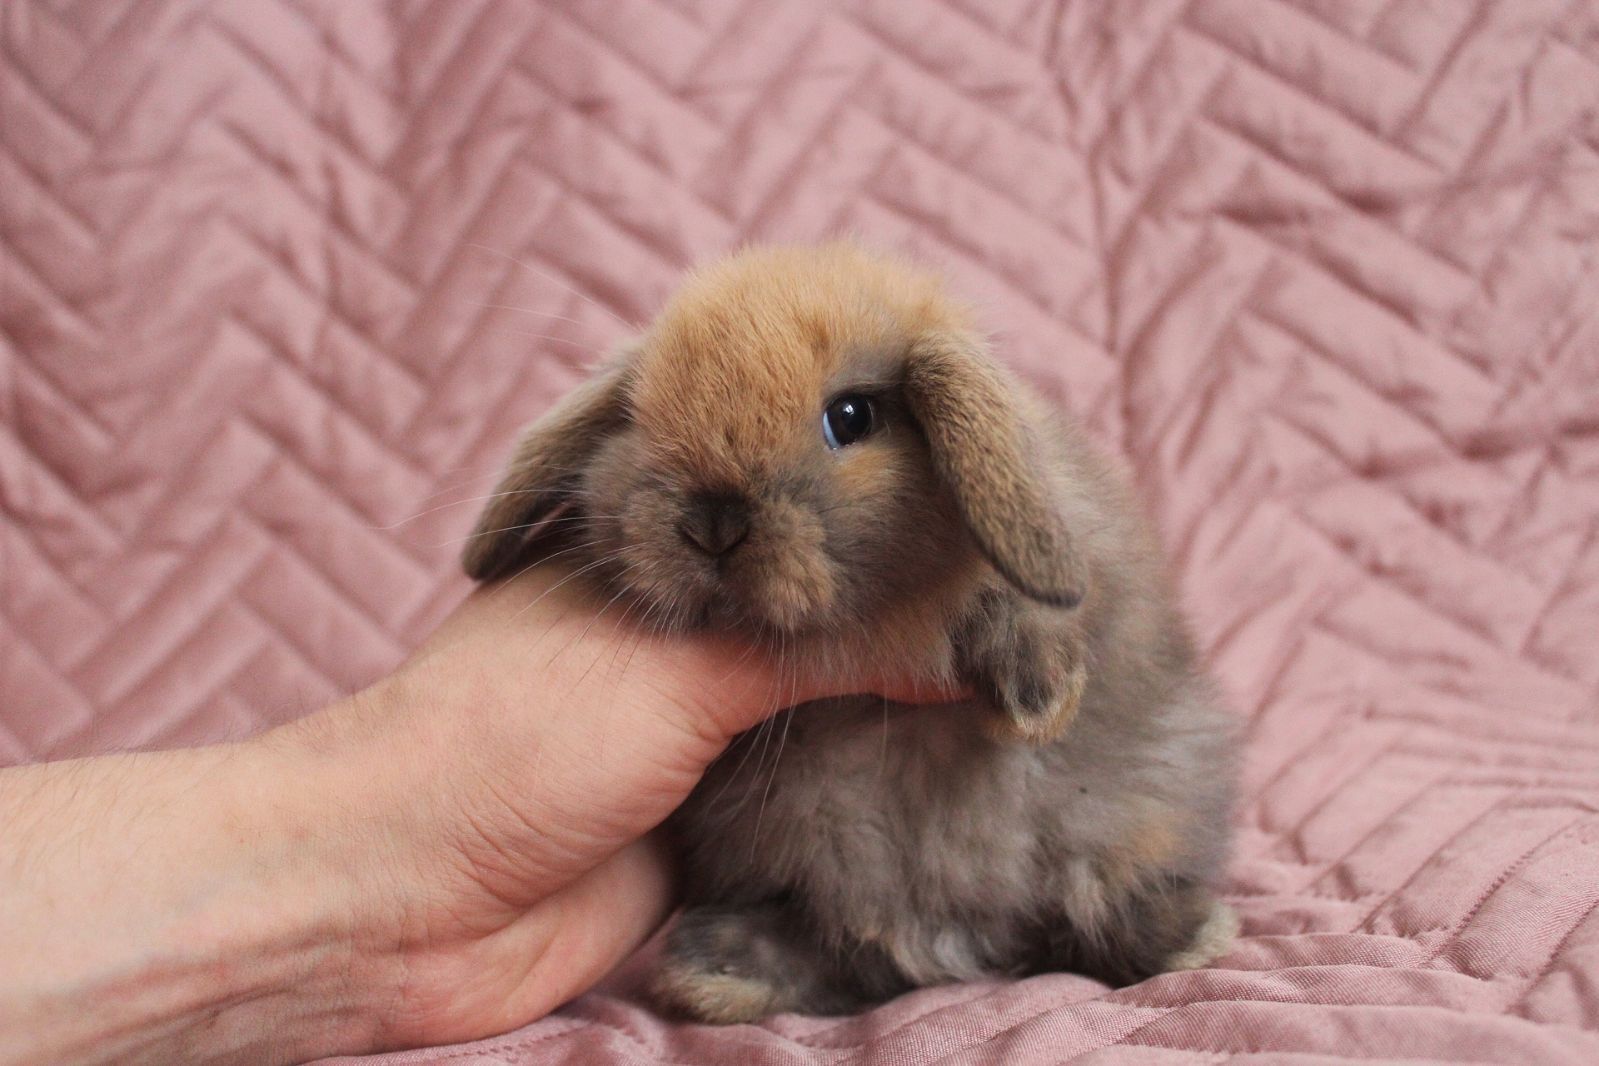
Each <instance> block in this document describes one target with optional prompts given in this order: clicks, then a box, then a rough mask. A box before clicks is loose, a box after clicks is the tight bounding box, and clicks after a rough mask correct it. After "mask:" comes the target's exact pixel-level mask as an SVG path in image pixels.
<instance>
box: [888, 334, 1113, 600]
mask: <svg viewBox="0 0 1599 1066" xmlns="http://www.w3.org/2000/svg"><path fill="white" fill-rule="evenodd" d="M904 387H905V393H906V398H907V399H908V401H909V403H910V406H911V409H912V411H913V412H914V413H915V415H916V420H917V422H919V423H920V424H921V427H922V433H923V435H925V436H926V438H927V442H928V446H929V448H930V449H931V451H932V456H933V466H934V468H935V469H936V470H937V472H938V475H939V477H940V478H942V479H943V481H944V483H945V485H946V486H947V487H948V488H949V490H950V492H951V493H952V494H953V495H954V497H955V501H956V505H957V506H958V507H959V508H960V511H961V515H962V517H963V518H964V519H965V521H966V525H967V527H968V528H969V529H970V530H971V533H972V536H973V537H974V538H975V539H976V541H977V545H978V547H979V548H980V549H981V550H982V552H983V554H984V555H985V556H986V557H987V559H988V561H989V562H990V563H992V564H993V566H994V568H995V569H996V570H998V571H999V572H1000V573H1001V574H1002V575H1003V576H1004V577H1005V578H1006V579H1007V580H1008V581H1010V583H1011V584H1013V585H1015V586H1016V588H1017V589H1019V590H1020V591H1021V592H1023V593H1024V594H1026V595H1027V596H1030V597H1032V598H1033V599H1035V600H1039V601H1041V602H1043V603H1048V604H1052V605H1054V606H1057V607H1075V606H1077V604H1078V603H1079V602H1080V601H1081V600H1082V598H1083V594H1084V591H1085V584H1086V580H1087V579H1086V575H1085V573H1084V569H1083V566H1082V564H1081V562H1080V560H1079V559H1078V556H1077V553H1076V551H1075V550H1074V549H1073V546H1072V538H1071V534H1070V532H1069V531H1068V530H1067V529H1066V524H1065V522H1064V520H1063V519H1062V517H1061V514H1060V510H1059V507H1058V505H1057V502H1056V500H1055V496H1054V490H1053V489H1052V487H1051V485H1050V484H1049V481H1048V479H1047V477H1046V476H1045V473H1044V468H1043V466H1042V464H1041V462H1040V458H1039V451H1038V449H1039V446H1040V444H1041V442H1039V441H1037V440H1035V439H1033V438H1034V431H1033V429H1032V427H1031V426H1030V425H1029V424H1028V422H1027V419H1026V415H1025V413H1024V411H1023V410H1022V408H1021V406H1020V405H1019V404H1018V402H1017V397H1016V394H1015V389H1014V386H1013V385H1012V384H1011V382H1010V381H1009V380H1008V376H1007V375H1006V374H1005V373H1004V372H1003V371H1001V370H1000V369H999V368H998V367H997V366H995V365H994V364H993V363H992V362H991V361H990V360H989V358H988V357H987V353H986V346H985V345H984V344H983V342H982V341H981V340H979V339H978V338H977V337H976V336H973V335H971V334H969V333H964V332H959V331H953V330H951V331H940V332H937V333H932V334H929V335H927V336H924V337H922V338H920V339H918V340H917V341H916V342H915V343H913V344H912V346H911V349H910V352H909V356H908V359H907V363H906V368H905V381H904Z"/></svg>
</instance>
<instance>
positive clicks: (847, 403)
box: [822, 393, 877, 451]
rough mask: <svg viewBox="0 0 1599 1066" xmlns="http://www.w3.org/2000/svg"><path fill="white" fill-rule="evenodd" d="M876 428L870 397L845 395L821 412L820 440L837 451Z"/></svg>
mask: <svg viewBox="0 0 1599 1066" xmlns="http://www.w3.org/2000/svg"><path fill="white" fill-rule="evenodd" d="M876 428H877V411H876V409H875V407H874V406H873V404H872V398H871V397H870V396H862V395H859V394H858V393H846V394H845V395H843V396H840V397H838V398H837V399H835V400H834V401H833V402H832V403H830V404H828V405H827V409H826V410H825V411H823V412H822V439H823V440H825V441H827V446H828V447H829V448H832V449H833V450H834V451H837V450H838V449H840V448H847V447H849V446H850V445H851V444H854V443H855V442H856V441H858V440H860V439H862V438H863V437H866V436H867V435H868V434H870V433H871V432H872V430H874V429H876Z"/></svg>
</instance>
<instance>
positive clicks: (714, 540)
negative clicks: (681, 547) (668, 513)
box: [677, 493, 750, 559]
mask: <svg viewBox="0 0 1599 1066" xmlns="http://www.w3.org/2000/svg"><path fill="white" fill-rule="evenodd" d="M677 531H678V532H679V533H681V534H682V535H683V539H684V540H686V541H688V542H689V543H690V544H692V545H694V546H695V547H696V548H698V549H699V550H700V551H702V552H704V553H705V554H706V555H709V556H710V557H711V558H713V559H715V558H719V557H720V556H723V555H726V554H727V553H728V552H730V551H732V550H733V549H734V548H736V547H738V546H739V545H740V544H742V543H743V542H744V538H745V537H747V536H749V535H750V509H749V503H748V502H747V501H745V500H744V498H743V497H740V496H729V495H724V494H709V493H704V494H701V495H698V496H695V497H693V498H692V499H691V500H689V503H688V506H687V507H686V508H684V511H683V518H682V520H680V521H679V522H678V523H677Z"/></svg>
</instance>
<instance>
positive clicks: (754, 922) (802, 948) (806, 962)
mask: <svg viewBox="0 0 1599 1066" xmlns="http://www.w3.org/2000/svg"><path fill="white" fill-rule="evenodd" d="M793 925H794V923H793V922H792V920H791V919H790V918H789V916H788V915H787V914H786V913H785V912H784V911H783V910H781V909H780V908H778V907H776V906H770V905H764V906H763V905H757V906H752V907H747V908H742V909H734V908H721V907H690V908H689V909H687V910H685V911H684V912H683V913H682V915H680V916H679V918H678V921H677V924H676V925H675V926H674V927H673V929H672V931H671V933H670V934H668V936H667V939H666V947H665V950H664V952H663V954H662V958H661V962H660V964H659V966H658V968H657V969H656V972H655V976H654V978H653V979H652V981H651V993H652V995H653V997H654V999H655V1001H656V1002H657V1003H658V1004H659V1005H660V1006H661V1007H662V1008H664V1009H665V1010H667V1011H669V1012H671V1013H673V1014H677V1015H680V1016H683V1017H688V1018H693V1019H695V1020H697V1021H703V1022H710V1023H712V1024H715V1025H732V1024H734V1023H737V1022H752V1021H757V1020H759V1019H761V1018H764V1017H767V1016H768V1015H771V1014H780V1013H783V1012H785V1011H799V1012H802V1013H808V1014H822V1013H828V1012H831V1011H835V1010H842V1009H847V1008H848V1006H849V1004H848V1003H847V1002H846V1001H845V1000H844V998H842V997H841V995H840V994H839V993H838V992H837V991H836V990H834V989H833V988H832V987H831V986H830V985H829V982H828V978H827V970H826V966H825V964H824V962H823V960H822V958H821V955H820V954H819V952H818V951H817V950H816V949H815V948H813V947H812V946H811V945H810V944H809V943H808V942H807V941H806V940H805V939H804V937H803V935H802V934H801V933H799V931H798V930H796V929H794V928H792V926H793Z"/></svg>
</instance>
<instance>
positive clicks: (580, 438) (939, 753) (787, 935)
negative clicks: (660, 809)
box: [465, 244, 1235, 1022]
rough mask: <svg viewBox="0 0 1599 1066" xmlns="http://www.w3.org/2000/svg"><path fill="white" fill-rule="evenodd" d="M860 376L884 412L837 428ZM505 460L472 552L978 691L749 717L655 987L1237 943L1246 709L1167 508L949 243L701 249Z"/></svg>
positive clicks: (716, 790)
mask: <svg viewBox="0 0 1599 1066" xmlns="http://www.w3.org/2000/svg"><path fill="white" fill-rule="evenodd" d="M843 393H861V394H866V395H869V396H871V397H872V398H873V402H874V406H875V408H876V410H877V411H878V414H879V415H880V422H881V426H880V428H879V429H878V430H877V432H875V433H873V434H872V435H870V436H868V437H867V438H865V439H864V440H862V441H860V442H859V443H857V444H854V445H851V446H849V447H846V448H842V449H839V450H836V451H833V450H829V449H828V448H827V447H826V445H825V444H824V441H823V434H822V412H823V410H824V407H825V405H826V404H827V403H828V402H829V400H830V399H832V398H833V397H835V396H838V395H840V394H843ZM498 492H499V493H500V495H497V496H496V497H495V498H494V500H493V502H492V503H491V504H490V506H489V507H488V508H487V509H486V510H485V512H484V514H483V516H482V518H481V519H480V521H479V524H478V529H477V531H476V534H475V535H474V537H473V538H472V539H471V541H470V545H471V547H469V548H468V550H467V553H466V557H465V565H466V568H467V571H468V572H469V573H470V574H472V575H473V576H474V577H477V578H479V579H483V580H487V579H491V578H493V577H495V576H497V575H500V574H502V573H504V572H505V571H506V570H507V569H508V568H510V567H511V566H513V565H525V564H527V563H530V562H532V561H534V560H536V559H538V558H542V557H547V556H550V555H553V554H555V553H557V552H566V553H568V555H569V557H571V558H574V559H578V560H580V561H582V562H583V563H584V564H585V565H586V566H587V567H588V571H587V572H588V573H589V574H590V575H592V576H593V577H594V578H595V579H596V581H597V582H598V583H600V584H602V585H605V586H608V587H610V588H611V589H612V590H614V592H615V593H618V594H621V595H624V596H628V597H631V598H632V600H633V601H634V602H635V603H636V604H637V605H638V607H639V608H640V609H641V611H642V612H643V614H644V615H645V616H646V617H648V618H650V619H651V620H652V621H653V622H654V623H655V624H660V625H667V626H672V627H677V628H682V629H694V628H701V627H737V628H738V629H739V630H740V631H741V632H744V633H746V634H752V635H753V636H754V637H755V639H757V640H761V641H765V642H767V643H768V644H770V646H771V647H773V648H774V649H775V650H777V651H778V652H779V653H780V654H781V655H783V656H784V657H785V658H786V659H787V660H788V661H790V662H792V663H794V664H796V665H798V664H799V663H800V661H801V658H802V657H803V660H804V663H805V664H806V665H807V666H808V667H809V668H812V669H815V668H828V667H841V666H843V667H848V666H853V665H855V664H861V663H866V662H868V661H869V662H870V663H872V664H874V665H875V666H877V667H878V668H884V667H887V668H889V669H898V670H903V671H916V672H920V673H923V674H925V675H928V676H936V677H945V678H960V679H961V680H963V681H965V682H966V683H968V684H969V685H970V686H971V687H972V688H973V690H974V691H976V692H977V693H979V694H980V697H979V698H978V699H976V700H972V701H969V702H965V703H959V704H953V705H947V706H927V707H918V706H904V705H888V704H885V702H884V701H883V700H881V699H878V698H873V697H853V698H848V699H839V700H828V701H822V702H817V703H811V704H806V705H803V706H800V707H795V708H792V709H790V710H788V711H785V712H783V713H782V714H781V715H779V716H778V717H777V718H776V719H774V720H773V721H772V722H770V723H768V724H767V725H765V726H763V727H762V728H760V729H758V730H752V731H751V732H750V733H749V734H746V735H745V736H744V737H742V738H740V739H739V740H738V741H737V742H735V744H734V745H733V746H732V747H731V748H730V749H729V751H728V753H727V754H726V755H725V756H724V757H723V758H722V759H721V760H719V761H718V762H717V763H716V764H715V765H714V766H713V767H712V768H711V769H710V771H709V772H708V773H707V774H706V776H705V779H704V780H703V781H702V782H701V784H700V786H699V788H698V789H697V790H696V791H695V792H694V794H693V795H692V796H691V797H690V798H689V800H688V801H687V802H686V803H685V804H684V805H683V807H682V808H681V809H680V810H679V811H678V812H677V813H676V815H674V817H673V819H672V828H673V830H674V831H675V833H676V835H677V838H678V840H679V841H680V843H681V849H682V853H683V859H684V869H685V892H686V898H687V908H686V910H685V911H684V913H683V915H682V916H681V917H680V919H679V921H678V923H677V925H676V926H675V928H674V929H673V931H672V933H671V934H670V935H669V937H668V940H667V945H666V951H665V957H664V960H663V962H662V964H661V969H660V971H659V973H658V975H657V980H656V982H655V989H656V993H657V996H658V998H659V999H660V1001H661V1002H662V1003H663V1005H665V1006H667V1007H669V1008H671V1009H673V1010H676V1011H679V1012H682V1013H684V1014H687V1015H689V1016H692V1017H696V1018H700V1019H704V1020H707V1021H713V1022H736V1021H744V1020H750V1019H753V1018H758V1017H761V1016H764V1015H766V1014H770V1013H774V1012H779V1011H807V1012H830V1011H840V1010H847V1009H851V1008H853V1007H855V1006H858V1005H860V1004H864V1003H868V1002H872V1001H875V1000H880V999H882V998H884V997H887V996H891V995H894V994H897V993H899V992H901V991H903V990H906V989H908V988H911V987H915V986H918V985H923V984H929V983H934V982H940V981H949V980H957V979H961V978H969V977H976V976H979V975H984V974H1025V973H1031V972H1036V971H1040V970H1051V969H1070V970H1076V971H1079V972H1084V973H1088V974H1091V975H1094V976H1098V977H1102V978H1104V979H1106V980H1108V981H1112V982H1115V983H1126V982H1130V981H1136V980H1139V979H1141V978H1143V977H1145V976H1148V975H1150V974H1154V973H1158V972H1160V971H1162V970H1163V969H1167V968H1177V967H1191V966H1195V965H1200V964H1203V962H1205V961H1207V960H1208V959H1209V958H1212V957H1214V956H1215V955H1216V954H1219V953H1220V952H1221V951H1223V950H1225V947H1226V944H1227V942H1228V941H1229V940H1230V938H1231V935H1232V931H1233V929H1234V928H1235V925H1234V919H1233V918H1232V916H1231V915H1230V913H1229V912H1227V911H1226V910H1225V908H1221V907H1219V905H1218V904H1216V903H1215V902H1214V900H1213V898H1212V895H1211V886H1212V884H1213V882H1214V880H1215V878H1216V877H1217V875H1218V873H1219V870H1220V868H1221V865H1222V862H1223V860H1224V857H1225V853H1226V846H1227V841H1228V817H1229V809H1230V803H1231V795H1232V780H1233V768H1232V752H1233V750H1234V742H1233V737H1232V730H1231V727H1230V719H1229V717H1228V716H1227V715H1226V714H1225V713H1224V712H1223V711H1222V710H1220V708H1219V706H1218V703H1217V701H1216V698H1215V696H1214V694H1213V692H1212V689H1211V686H1210V684H1209V683H1208V682H1207V681H1206V679H1205V678H1204V676H1203V675H1202V673H1201V672H1200V670H1199V668H1198V666H1197V664H1196V660H1195V655H1194V652H1193V649H1192V647H1191V645H1190V641H1189V638H1188V636H1187V634H1186V631H1185V627H1184V624H1183V621H1182V619H1181V618H1180V616H1179V614H1178V612H1177V610H1176V609H1175V607H1174V604H1173V599H1172V596H1171V594H1170V591H1169V589H1168V585H1167V580H1166V577H1165V573H1164V571H1165V567H1164V563H1163V561H1162V559H1161V555H1160V552H1159V549H1158V545H1157V541H1156V539H1155V538H1154V537H1153V536H1152V535H1151V533H1150V531H1149V529H1148V528H1147V527H1146V525H1145V523H1144V522H1143V521H1142V520H1141V518H1140V516H1139V511H1138V508H1137V507H1136V506H1135V504H1134V502H1133V500H1132V499H1131V497H1130V495H1129V493H1128V491H1127V489H1126V487H1125V486H1124V484H1123V482H1122V481H1121V480H1120V479H1119V478H1118V477H1117V476H1115V474H1114V473H1113V472H1112V470H1111V469H1110V467H1108V466H1107V464H1106V463H1104V462H1103V461H1102V460H1101V459H1100V457H1099V456H1098V455H1097V454H1096V453H1095V452H1094V450H1093V449H1092V448H1090V447H1089V446H1088V445H1087V444H1086V442H1085V441H1084V440H1083V438H1082V437H1081V436H1080V435H1079V434H1078V433H1077V432H1076V431H1075V430H1074V429H1073V428H1072V427H1071V426H1070V425H1066V424H1061V423H1060V421H1059V420H1054V421H1053V422H1052V421H1051V420H1049V419H1046V418H1044V417H1042V416H1041V415H1040V414H1039V413H1038V412H1037V411H1034V410H1033V409H1032V408H1031V406H1030V405H1029V404H1028V403H1027V401H1026V399H1025V397H1024V396H1023V395H1022V394H1021V392H1020V391H1019V390H1018V388H1017V387H1016V385H1015V383H1014V382H1013V381H1012V380H1011V379H1010V377H1009V376H1008V375H1007V374H1006V373H1005V372H1004V371H1003V370H1002V369H1001V368H1000V367H999V366H998V365H997V364H995V363H994V362H992V361H991V360H990V359H989V358H988V356H987V353H986V348H985V345H984V343H983V342H982V340H981V339H980V338H979V337H978V335H977V334H976V333H974V332H973V330H972V328H971V326H970V323H969V321H968V317H967V315H966V313H965V312H964V311H963V309H962V308H960V307H959V306H958V305H957V304H955V303H954V302H952V301H951V300H950V299H949V298H948V297H947V295H946V294H945V293H944V291H943V289H942V288H941V286H940V284H939V283H938V281H937V280H936V279H935V278H933V277H931V276H930V275H928V274H925V273H923V272H921V271H919V270H916V269H913V268H911V267H909V266H907V265H905V264H903V263H900V262H897V261H894V260H890V259H887V258H883V257H879V256H876V255H872V254H869V253H867V252H864V251H862V250H860V249H858V248H856V247H853V246H851V245H842V244H841V245H829V246H825V247H821V248H782V249H764V250H755V251H749V252H745V253H742V254H740V255H738V256H735V257H733V258H731V259H729V260H727V261H725V262H723V263H721V264H719V265H716V266H714V267H712V268H710V269H708V270H706V271H704V272H702V273H699V274H697V275H695V276H694V277H692V278H691V279H690V280H689V281H688V282H687V283H686V284H685V285H684V286H683V288H682V289H681V290H680V292H679V293H678V294H677V296H676V297H675V298H674V299H673V300H672V301H671V302H670V303H669V304H668V306H667V307H666V308H665V310H664V311H663V312H662V313H661V315H660V317H659V318H658V319H657V320H656V322H655V323H654V324H653V325H652V326H651V327H650V329H649V330H648V332H647V333H646V334H645V335H644V336H643V337H642V338H640V340H639V341H638V342H637V343H636V344H635V345H634V346H632V347H630V348H629V349H628V350H627V351H626V352H624V353H623V354H622V356H621V357H620V358H619V359H618V360H617V361H616V362H615V363H614V364H613V365H612V366H610V367H609V368H607V369H605V370H604V371H602V372H601V373H600V374H599V375H598V376H597V377H596V378H595V379H594V380H593V381H591V382H590V383H588V384H587V385H586V386H585V387H584V388H583V389H580V390H579V391H577V392H576V393H574V394H573V395H572V396H571V397H569V398H568V399H567V400H566V401H565V402H564V403H563V404H562V405H560V406H559V407H558V408H557V409H556V410H555V411H553V412H552V413H551V414H549V415H548V416H546V418H545V419H544V420H542V421H541V422H539V423H538V424H536V425H535V426H534V427H533V428H532V429H531V430H530V431H529V432H528V434H527V436H526V438H525V439H524V440H523V442H522V444H521V446H520V447H519V448H518V451H517V454H516V456H515V457H514V458H513V460H512V463H511V465H510V468H509V470H508V471H507V473H506V476H505V478H504V481H503V482H502V484H501V485H500V486H499V489H498ZM710 542H714V544H715V546H716V549H717V550H715V551H712V550H707V549H706V548H705V547H703V545H705V544H706V543H710ZM726 545H731V547H728V548H727V549H726V550H725V551H722V550H720V549H721V548H722V547H723V546H726Z"/></svg>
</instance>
